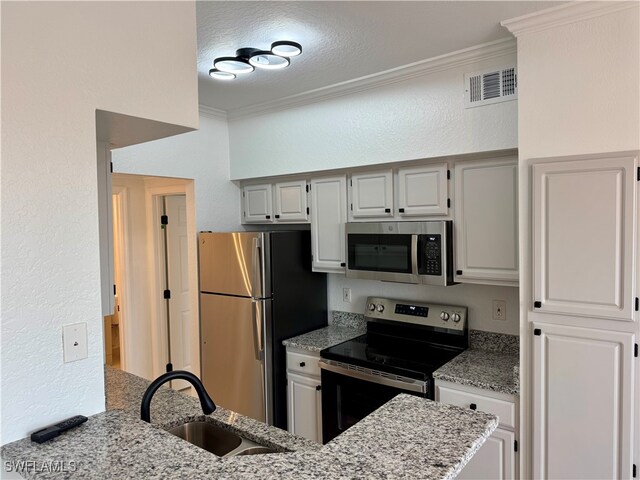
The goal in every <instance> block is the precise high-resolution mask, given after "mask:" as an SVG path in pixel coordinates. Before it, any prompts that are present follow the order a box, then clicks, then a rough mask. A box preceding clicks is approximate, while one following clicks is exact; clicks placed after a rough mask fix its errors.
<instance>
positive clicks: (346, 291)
mask: <svg viewBox="0 0 640 480" xmlns="http://www.w3.org/2000/svg"><path fill="white" fill-rule="evenodd" d="M342 301H343V302H345V303H351V289H350V288H343V289H342Z"/></svg>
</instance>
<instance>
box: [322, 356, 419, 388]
mask: <svg viewBox="0 0 640 480" xmlns="http://www.w3.org/2000/svg"><path fill="white" fill-rule="evenodd" d="M318 363H319V365H320V368H322V369H324V370H328V371H330V372H334V373H337V374H340V375H345V376H347V377H352V378H357V379H358V380H364V381H365V382H371V383H377V384H379V385H386V386H388V387H394V388H399V389H402V390H408V391H410V392H417V393H422V394H426V393H427V388H428V386H427V382H424V381H421V380H416V379H414V378H408V377H400V376H397V378H396V379H394V378H388V377H384V376H381V375H374V374H370V373H366V372H362V371H360V370H352V369H350V368H345V367H343V366H342V365H339V364H338V363H337V362H333V361H331V360H324V359H323V360H320V362H318ZM365 370H368V369H365ZM369 371H370V372H374V371H375V370H369Z"/></svg>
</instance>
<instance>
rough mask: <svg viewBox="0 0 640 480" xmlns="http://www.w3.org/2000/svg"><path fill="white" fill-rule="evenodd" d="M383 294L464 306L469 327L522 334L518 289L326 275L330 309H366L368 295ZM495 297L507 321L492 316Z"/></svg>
mask: <svg viewBox="0 0 640 480" xmlns="http://www.w3.org/2000/svg"><path fill="white" fill-rule="evenodd" d="M344 288H350V289H351V299H352V301H351V302H344V301H343V289H344ZM369 296H372V297H384V298H393V299H401V300H407V301H416V302H425V303H436V304H444V305H461V306H465V307H467V308H468V309H469V328H470V329H471V330H483V331H485V332H497V333H506V334H510V335H519V331H520V327H519V308H520V302H519V289H518V288H517V287H499V286H493V285H471V284H459V285H452V286H449V287H438V286H432V285H409V284H404V283H391V282H380V281H377V280H361V279H355V278H346V277H345V276H344V275H339V274H333V273H330V274H328V275H327V297H328V298H327V307H328V310H329V311H332V310H334V311H340V312H353V313H357V314H363V313H364V312H365V307H366V302H367V297H369ZM493 300H503V301H505V302H506V306H507V307H506V320H494V319H493Z"/></svg>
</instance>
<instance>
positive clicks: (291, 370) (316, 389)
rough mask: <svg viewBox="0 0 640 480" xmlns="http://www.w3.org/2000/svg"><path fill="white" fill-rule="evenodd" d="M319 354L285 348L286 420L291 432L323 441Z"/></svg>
mask: <svg viewBox="0 0 640 480" xmlns="http://www.w3.org/2000/svg"><path fill="white" fill-rule="evenodd" d="M319 361H320V356H319V355H317V354H314V353H313V352H304V353H303V352H301V351H299V350H295V349H290V348H287V412H288V416H287V420H288V430H289V432H290V433H293V434H294V435H299V436H301V437H305V438H308V439H309V440H313V441H314V442H318V443H322V391H321V384H320V370H319V367H318V362H319Z"/></svg>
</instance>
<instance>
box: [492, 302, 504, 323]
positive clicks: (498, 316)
mask: <svg viewBox="0 0 640 480" xmlns="http://www.w3.org/2000/svg"><path fill="white" fill-rule="evenodd" d="M493 319H494V320H506V319H507V302H505V301H504V300H494V301H493Z"/></svg>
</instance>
